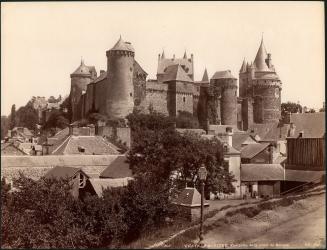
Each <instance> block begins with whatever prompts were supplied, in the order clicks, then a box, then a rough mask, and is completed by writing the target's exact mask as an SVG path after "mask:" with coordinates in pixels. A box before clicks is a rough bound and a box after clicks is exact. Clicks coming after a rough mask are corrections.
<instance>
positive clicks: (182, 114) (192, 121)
mask: <svg viewBox="0 0 327 250" xmlns="http://www.w3.org/2000/svg"><path fill="white" fill-rule="evenodd" d="M176 127H177V128H199V122H198V119H197V118H196V117H194V116H193V114H191V113H190V112H187V111H178V116H177V117H176Z"/></svg>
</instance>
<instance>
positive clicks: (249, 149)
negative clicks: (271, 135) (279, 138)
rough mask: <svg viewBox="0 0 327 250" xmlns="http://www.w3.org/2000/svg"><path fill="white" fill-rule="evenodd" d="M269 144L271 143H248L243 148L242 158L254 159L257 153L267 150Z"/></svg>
mask: <svg viewBox="0 0 327 250" xmlns="http://www.w3.org/2000/svg"><path fill="white" fill-rule="evenodd" d="M268 146H269V143H255V144H248V145H246V146H244V147H243V148H242V149H241V158H243V159H252V158H253V157H255V156H256V155H257V154H259V153H260V152H262V151H263V150H265V149H266V148H267V147H268Z"/></svg>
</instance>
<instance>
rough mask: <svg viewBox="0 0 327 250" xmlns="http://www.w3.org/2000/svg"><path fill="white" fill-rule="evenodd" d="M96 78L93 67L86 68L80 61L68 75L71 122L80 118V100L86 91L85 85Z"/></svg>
mask: <svg viewBox="0 0 327 250" xmlns="http://www.w3.org/2000/svg"><path fill="white" fill-rule="evenodd" d="M95 77H96V71H95V69H94V67H88V66H86V65H85V64H84V61H83V60H82V61H81V65H80V66H79V67H78V68H77V69H76V70H75V71H74V72H73V73H72V74H71V75H70V78H71V88H70V103H71V107H72V121H76V120H78V119H80V118H81V116H82V110H81V104H79V103H80V99H81V96H82V94H83V91H86V88H87V85H88V84H89V83H90V82H91V81H92V80H93V79H94V78H95Z"/></svg>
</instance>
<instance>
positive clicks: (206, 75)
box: [201, 69, 209, 82]
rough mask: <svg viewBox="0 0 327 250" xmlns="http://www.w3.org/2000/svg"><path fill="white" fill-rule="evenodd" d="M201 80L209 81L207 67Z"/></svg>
mask: <svg viewBox="0 0 327 250" xmlns="http://www.w3.org/2000/svg"><path fill="white" fill-rule="evenodd" d="M201 82H209V76H208V71H207V69H205V70H204V73H203V76H202V80H201Z"/></svg>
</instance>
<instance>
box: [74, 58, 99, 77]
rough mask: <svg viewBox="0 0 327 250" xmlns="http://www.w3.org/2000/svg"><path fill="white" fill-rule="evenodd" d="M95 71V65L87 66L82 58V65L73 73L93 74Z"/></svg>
mask: <svg viewBox="0 0 327 250" xmlns="http://www.w3.org/2000/svg"><path fill="white" fill-rule="evenodd" d="M94 71H95V67H94V66H86V65H85V64H84V61H83V60H82V61H81V65H80V66H79V67H78V68H77V69H76V70H75V71H74V72H73V73H72V75H91V74H92V72H94Z"/></svg>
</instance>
